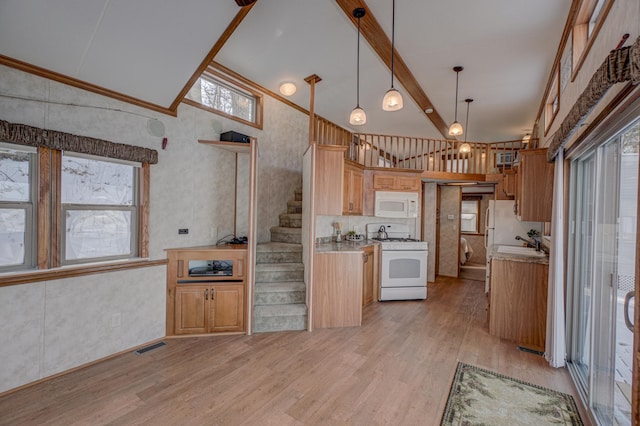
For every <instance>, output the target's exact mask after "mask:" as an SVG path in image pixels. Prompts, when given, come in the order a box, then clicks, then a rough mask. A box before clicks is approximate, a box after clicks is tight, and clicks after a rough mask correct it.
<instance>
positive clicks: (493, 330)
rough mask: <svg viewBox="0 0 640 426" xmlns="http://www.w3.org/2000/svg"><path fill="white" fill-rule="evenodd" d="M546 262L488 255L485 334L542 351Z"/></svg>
mask: <svg viewBox="0 0 640 426" xmlns="http://www.w3.org/2000/svg"><path fill="white" fill-rule="evenodd" d="M548 273H549V265H548V264H545V263H535V262H526V261H513V260H502V259H492V260H491V278H490V284H489V310H488V312H489V334H491V335H494V336H499V337H501V338H503V339H507V340H511V341H513V342H516V343H517V344H518V345H520V346H523V347H526V348H529V349H533V350H536V351H544V348H545V337H546V332H547V277H548Z"/></svg>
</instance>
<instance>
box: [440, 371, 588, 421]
mask: <svg viewBox="0 0 640 426" xmlns="http://www.w3.org/2000/svg"><path fill="white" fill-rule="evenodd" d="M582 424H583V423H582V420H581V419H580V414H579V413H578V409H577V407H576V404H575V401H574V400H573V397H572V396H571V395H567V394H565V393H562V392H557V391H554V390H551V389H546V388H543V387H540V386H536V385H532V384H530V383H525V382H522V381H520V380H516V379H512V378H510V377H506V376H502V375H500V374H496V373H493V372H491V371H488V370H483V369H482V368H478V367H474V366H473V365H467V364H463V363H461V362H459V363H458V369H457V370H456V375H455V377H454V379H453V383H452V384H451V391H449V399H448V400H447V406H446V408H445V410H444V415H443V416H442V422H441V425H464V426H472V425H478V426H480V425H491V426H498V425H582Z"/></svg>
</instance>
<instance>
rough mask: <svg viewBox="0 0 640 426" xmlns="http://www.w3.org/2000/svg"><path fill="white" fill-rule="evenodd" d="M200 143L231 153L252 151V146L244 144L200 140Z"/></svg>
mask: <svg viewBox="0 0 640 426" xmlns="http://www.w3.org/2000/svg"><path fill="white" fill-rule="evenodd" d="M198 143H201V144H203V145H210V146H214V147H217V148H222V149H224V150H227V151H231V152H246V153H249V151H250V150H251V144H250V143H244V142H224V141H208V140H204V139H198Z"/></svg>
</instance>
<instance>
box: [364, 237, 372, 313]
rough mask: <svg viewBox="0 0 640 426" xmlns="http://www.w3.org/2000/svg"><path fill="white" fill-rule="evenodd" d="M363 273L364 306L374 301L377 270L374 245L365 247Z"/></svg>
mask: <svg viewBox="0 0 640 426" xmlns="http://www.w3.org/2000/svg"><path fill="white" fill-rule="evenodd" d="M363 252H364V255H363V262H364V263H363V273H362V306H364V305H368V304H369V303H371V302H373V293H374V288H373V286H374V281H375V280H374V272H375V258H374V253H375V250H374V248H373V246H371V247H365V248H364V249H363Z"/></svg>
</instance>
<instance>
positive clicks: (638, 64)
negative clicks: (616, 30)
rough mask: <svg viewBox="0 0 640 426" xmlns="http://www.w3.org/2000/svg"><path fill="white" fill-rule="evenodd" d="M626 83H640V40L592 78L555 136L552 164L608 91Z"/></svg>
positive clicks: (614, 52) (550, 155)
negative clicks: (617, 84)
mask: <svg viewBox="0 0 640 426" xmlns="http://www.w3.org/2000/svg"><path fill="white" fill-rule="evenodd" d="M626 81H630V82H631V83H632V84H638V83H640V37H638V38H637V39H636V41H635V43H633V45H631V46H628V47H623V48H620V49H617V50H612V51H611V52H610V53H609V56H608V57H607V59H606V60H605V61H604V62H603V63H602V65H600V67H599V68H598V70H597V71H596V72H595V74H594V75H593V77H591V80H590V81H589V84H588V85H587V87H586V88H585V89H584V91H583V92H582V94H580V96H579V97H578V100H577V101H576V103H575V104H574V105H573V107H572V108H571V110H570V111H569V113H568V114H567V116H566V117H565V119H564V120H563V121H562V124H560V128H559V129H558V130H557V131H556V132H555V133H554V135H553V136H552V138H551V143H550V144H549V150H548V151H547V160H548V161H550V162H551V161H553V159H554V158H555V156H556V153H557V152H558V150H560V148H562V147H563V146H564V144H565V143H566V141H567V140H568V139H569V137H570V136H571V135H572V134H573V132H574V131H575V129H576V128H578V126H579V125H580V122H581V121H582V120H584V118H585V117H586V116H587V115H588V114H589V112H590V111H591V109H592V108H593V107H594V106H596V104H597V103H598V101H599V100H600V99H602V97H603V96H604V94H605V93H606V92H607V90H609V88H611V87H612V86H613V85H614V84H616V83H623V82H626Z"/></svg>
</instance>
